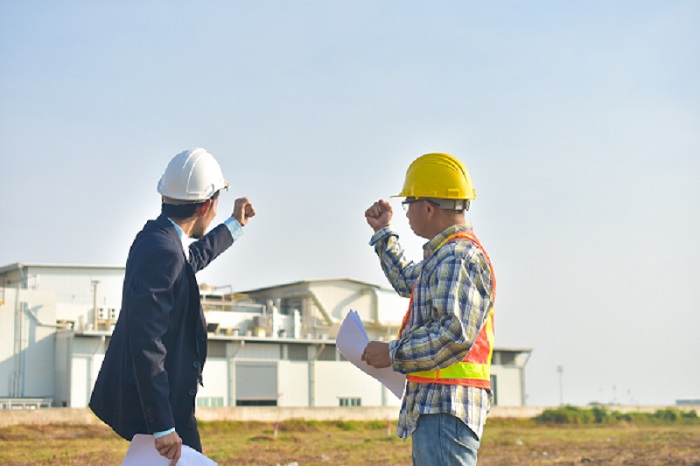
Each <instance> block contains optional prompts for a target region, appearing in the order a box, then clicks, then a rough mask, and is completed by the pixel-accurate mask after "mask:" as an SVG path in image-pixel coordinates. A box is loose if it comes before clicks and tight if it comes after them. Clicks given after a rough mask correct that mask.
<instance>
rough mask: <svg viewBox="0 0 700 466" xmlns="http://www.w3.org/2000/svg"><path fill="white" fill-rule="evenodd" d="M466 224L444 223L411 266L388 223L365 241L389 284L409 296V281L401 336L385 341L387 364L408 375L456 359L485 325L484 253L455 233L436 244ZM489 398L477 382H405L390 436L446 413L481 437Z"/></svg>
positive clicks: (488, 289)
mask: <svg viewBox="0 0 700 466" xmlns="http://www.w3.org/2000/svg"><path fill="white" fill-rule="evenodd" d="M471 230H472V227H471V225H468V224H461V225H455V226H452V227H449V228H447V229H446V230H444V231H443V232H442V233H440V234H439V235H437V236H436V237H435V238H433V239H432V240H430V241H429V242H427V243H426V244H425V245H424V246H423V254H424V259H423V260H422V261H421V262H419V263H417V264H416V263H414V262H411V261H408V260H407V259H406V258H405V257H404V253H403V249H402V248H401V246H400V245H399V243H398V235H397V234H396V233H395V232H393V231H392V230H391V229H390V228H389V227H385V228H382V229H381V230H379V231H377V232H376V233H375V234H374V235H373V236H372V239H371V240H370V245H372V246H374V249H375V251H376V253H377V255H378V256H379V259H380V261H381V265H382V269H383V270H384V274H385V275H386V277H387V278H388V279H389V282H390V283H391V285H392V286H393V287H394V289H395V290H396V291H397V292H398V293H399V294H400V295H401V296H404V297H409V296H411V292H412V290H413V288H414V285H416V286H415V290H414V291H413V301H412V305H411V309H410V315H409V316H408V319H407V321H406V322H405V324H404V328H403V330H402V332H401V337H400V338H399V339H398V340H393V341H391V342H390V343H389V352H390V354H391V361H392V366H393V368H394V370H396V371H398V372H401V373H404V374H408V373H411V372H418V371H425V370H433V369H438V368H444V367H447V366H449V365H451V364H454V363H456V362H459V361H462V360H463V359H464V357H465V356H466V355H467V353H468V352H469V350H470V349H471V347H472V345H473V344H474V341H475V340H476V337H477V335H478V334H479V332H480V331H481V328H482V327H483V326H484V324H485V323H486V319H487V318H488V314H489V310H490V309H491V307H492V305H493V294H492V286H491V271H490V268H489V264H488V260H487V259H486V256H485V255H484V253H483V252H482V251H481V249H479V248H478V247H477V246H476V245H475V244H474V243H472V242H471V241H465V240H459V239H458V240H453V241H450V242H449V243H447V244H445V245H444V246H442V247H440V248H439V249H437V248H438V246H439V245H440V244H441V243H442V242H443V241H444V240H445V239H446V238H447V237H448V236H449V235H451V234H453V233H455V232H457V231H471ZM436 249H437V251H436ZM419 277H420V280H418V279H419ZM491 398H492V394H491V391H490V390H485V389H480V388H476V387H469V386H461V385H445V384H436V383H415V382H408V383H407V385H406V391H405V393H404V397H403V404H402V406H401V414H400V416H399V423H398V426H397V428H396V434H397V435H398V436H399V437H401V438H403V439H406V438H408V437H409V436H410V435H411V433H412V432H413V431H414V430H415V429H416V424H417V422H418V417H419V416H420V415H421V414H437V413H447V414H451V415H453V416H456V417H457V418H459V419H461V420H462V421H464V423H465V424H467V425H468V426H469V428H470V429H472V430H473V431H474V433H476V435H477V436H478V437H479V438H481V435H482V433H483V430H484V424H485V422H486V416H487V415H488V413H489V411H490V409H491Z"/></svg>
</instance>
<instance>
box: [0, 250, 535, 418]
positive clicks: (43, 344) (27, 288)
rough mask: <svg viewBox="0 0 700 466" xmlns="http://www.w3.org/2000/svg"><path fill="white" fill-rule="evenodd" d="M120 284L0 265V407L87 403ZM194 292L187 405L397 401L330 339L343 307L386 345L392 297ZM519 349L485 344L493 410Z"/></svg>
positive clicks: (513, 396) (117, 271) (519, 389)
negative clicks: (192, 398) (196, 332)
mask: <svg viewBox="0 0 700 466" xmlns="http://www.w3.org/2000/svg"><path fill="white" fill-rule="evenodd" d="M123 279H124V267H110V266H87V265H48V264H20V263H16V264H11V265H7V266H4V267H0V408H16V407H39V406H67V407H74V408H75V407H85V406H87V404H88V400H89V399H90V393H91V391H92V387H93V385H94V381H95V379H96V377H97V374H98V372H99V370H100V366H101V364H102V360H103V358H104V354H105V350H106V348H107V346H108V345H109V341H110V336H111V332H112V329H113V328H114V324H115V322H116V320H117V318H118V316H119V309H120V305H121V287H122V282H123ZM200 294H201V297H202V305H203V308H204V313H205V316H206V319H207V324H208V325H207V330H208V335H209V343H208V358H207V363H206V365H205V368H204V374H203V379H204V386H203V387H200V390H199V393H198V394H197V404H198V406H281V407H338V406H365V407H371V406H396V407H397V408H398V406H400V403H401V400H399V399H397V398H396V397H395V396H394V395H393V394H392V393H391V392H390V391H388V390H387V389H386V388H384V387H383V386H382V385H381V384H380V383H379V382H377V381H376V380H374V379H373V378H371V377H370V376H368V375H366V374H365V373H364V372H362V371H360V370H359V369H357V368H356V367H354V366H353V365H352V364H351V363H350V362H348V361H346V360H344V358H343V357H342V355H341V354H340V353H339V352H338V351H337V350H336V345H335V339H334V338H335V335H336V334H337V331H338V329H339V326H340V324H341V322H342V321H343V319H344V318H345V315H346V314H347V312H348V311H349V310H350V309H353V310H356V311H357V312H358V313H359V315H360V317H361V319H362V321H363V324H364V326H365V329H366V331H367V333H368V335H369V337H370V338H372V339H385V340H389V339H391V338H393V337H394V335H396V333H397V330H398V326H399V325H400V322H401V319H402V317H403V315H404V313H405V311H406V308H407V306H408V300H407V299H404V298H401V297H399V296H397V295H396V293H395V292H394V291H393V290H391V289H386V288H382V287H380V286H377V285H373V284H370V283H366V282H362V281H357V280H352V279H324V280H308V281H299V282H295V283H287V284H281V285H275V286H270V287H266V288H259V289H254V290H246V291H234V290H233V289H232V287H230V286H226V287H213V286H210V285H206V284H201V286H200ZM497 342H498V340H497ZM530 352H531V350H530V349H523V348H520V349H517V348H501V347H498V346H496V348H495V350H494V357H493V365H492V376H491V377H492V386H493V388H494V392H495V403H496V405H498V406H524V404H525V399H526V395H525V364H526V362H527V360H528V358H529V355H530Z"/></svg>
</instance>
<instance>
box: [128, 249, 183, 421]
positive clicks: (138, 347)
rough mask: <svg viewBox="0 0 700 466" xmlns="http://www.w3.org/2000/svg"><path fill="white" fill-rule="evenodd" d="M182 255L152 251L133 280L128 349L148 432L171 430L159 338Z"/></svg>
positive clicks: (163, 349) (171, 302)
mask: <svg viewBox="0 0 700 466" xmlns="http://www.w3.org/2000/svg"><path fill="white" fill-rule="evenodd" d="M184 260H185V258H184V255H183V254H182V253H180V252H179V251H173V250H170V249H156V250H154V251H153V252H152V253H151V255H150V257H148V258H147V259H146V260H144V261H143V262H142V263H141V264H140V267H139V269H138V270H136V271H135V274H136V275H135V276H134V279H133V280H131V282H130V286H131V290H130V292H129V293H127V296H128V297H129V303H128V306H126V308H127V309H129V310H130V315H129V320H128V322H129V329H128V334H129V349H130V352H131V358H132V361H133V365H134V375H135V379H136V385H137V389H138V391H139V396H140V398H141V405H142V407H143V411H144V413H143V414H144V418H145V419H146V424H147V426H148V429H149V431H150V432H159V431H164V430H167V429H170V428H171V427H174V426H175V420H174V417H173V412H172V408H171V406H170V400H169V395H170V384H169V382H168V373H167V371H166V367H165V358H166V353H167V350H166V347H165V345H164V344H163V340H162V339H163V336H164V335H165V334H166V332H167V330H168V323H169V316H170V313H171V312H173V306H174V291H173V288H174V285H175V283H176V281H177V280H178V279H179V277H180V275H181V274H182V270H183V266H184Z"/></svg>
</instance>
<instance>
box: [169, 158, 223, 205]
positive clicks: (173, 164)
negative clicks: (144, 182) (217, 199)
mask: <svg viewBox="0 0 700 466" xmlns="http://www.w3.org/2000/svg"><path fill="white" fill-rule="evenodd" d="M224 188H225V189H228V181H226V180H225V179H224V174H223V173H222V172H221V167H220V166H219V162H217V161H216V159H215V158H214V156H213V155H211V154H210V153H209V152H207V151H206V150H204V149H202V148H199V147H198V148H196V149H190V150H186V151H184V152H180V153H179V154H177V155H176V156H175V157H173V159H172V160H171V161H170V163H169V164H168V167H167V168H166V169H165V173H163V176H162V177H161V178H160V181H159V182H158V192H159V193H160V194H161V195H163V196H165V197H168V198H171V199H177V200H180V201H192V202H200V201H206V200H207V199H209V198H210V197H212V196H213V195H214V193H215V192H217V191H219V190H220V189H224Z"/></svg>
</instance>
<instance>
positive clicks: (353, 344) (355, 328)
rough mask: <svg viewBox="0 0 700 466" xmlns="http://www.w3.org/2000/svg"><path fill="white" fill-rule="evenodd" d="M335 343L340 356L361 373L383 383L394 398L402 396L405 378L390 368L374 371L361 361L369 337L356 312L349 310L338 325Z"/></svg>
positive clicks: (374, 369)
mask: <svg viewBox="0 0 700 466" xmlns="http://www.w3.org/2000/svg"><path fill="white" fill-rule="evenodd" d="M335 343H336V346H337V348H338V351H340V354H342V355H343V356H345V358H346V359H347V360H348V361H350V362H351V363H353V364H354V365H355V366H356V367H358V368H359V369H361V370H362V371H363V372H365V373H367V374H369V375H371V376H372V377H374V378H375V379H377V380H379V381H380V382H381V383H383V384H384V385H385V386H386V387H387V388H388V389H389V390H390V391H391V393H393V394H394V395H396V398H399V399H400V398H401V397H402V396H403V389H404V386H405V385H406V376H405V375H404V374H401V373H399V372H395V371H394V370H393V369H392V368H391V367H386V368H384V369H376V368H374V367H372V366H370V365H369V364H367V363H366V362H364V361H363V360H362V353H363V352H364V350H365V347H366V346H367V343H369V337H368V336H367V332H365V327H364V326H363V325H362V320H360V316H359V315H358V314H357V312H356V311H353V310H350V312H348V315H347V316H345V320H344V321H343V323H342V324H341V325H340V330H338V336H336V338H335Z"/></svg>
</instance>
